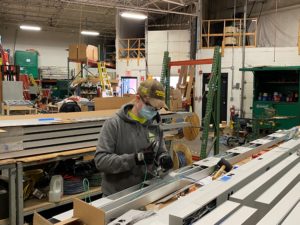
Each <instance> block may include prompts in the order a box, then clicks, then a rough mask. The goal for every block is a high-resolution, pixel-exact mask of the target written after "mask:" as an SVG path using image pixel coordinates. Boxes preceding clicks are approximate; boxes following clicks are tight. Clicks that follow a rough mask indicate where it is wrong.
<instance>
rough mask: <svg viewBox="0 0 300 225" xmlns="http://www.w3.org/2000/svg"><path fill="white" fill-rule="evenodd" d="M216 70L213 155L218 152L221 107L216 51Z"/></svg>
mask: <svg viewBox="0 0 300 225" xmlns="http://www.w3.org/2000/svg"><path fill="white" fill-rule="evenodd" d="M218 55H219V56H218V71H217V74H216V75H217V77H216V78H217V87H216V88H217V90H216V96H215V98H216V101H215V102H216V105H215V143H214V155H217V154H219V148H220V127H219V124H220V111H221V109H220V107H221V54H220V52H219V53H218Z"/></svg>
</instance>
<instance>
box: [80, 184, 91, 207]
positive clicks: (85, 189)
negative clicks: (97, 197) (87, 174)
mask: <svg viewBox="0 0 300 225" xmlns="http://www.w3.org/2000/svg"><path fill="white" fill-rule="evenodd" d="M82 185H83V189H84V192H86V196H85V197H84V201H85V202H87V203H91V202H92V199H91V194H90V192H89V191H90V182H89V180H88V179H87V178H84V179H83V181H82Z"/></svg>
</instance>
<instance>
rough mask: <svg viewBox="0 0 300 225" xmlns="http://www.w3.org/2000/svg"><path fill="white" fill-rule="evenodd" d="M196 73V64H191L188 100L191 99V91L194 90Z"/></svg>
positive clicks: (187, 92) (187, 90)
mask: <svg viewBox="0 0 300 225" xmlns="http://www.w3.org/2000/svg"><path fill="white" fill-rule="evenodd" d="M194 74H195V66H190V70H189V76H190V78H189V83H188V85H187V89H186V99H187V100H188V101H190V99H191V91H192V87H193V83H194Z"/></svg>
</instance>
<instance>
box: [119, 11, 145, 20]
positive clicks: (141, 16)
mask: <svg viewBox="0 0 300 225" xmlns="http://www.w3.org/2000/svg"><path fill="white" fill-rule="evenodd" d="M121 16H122V17H124V18H129V19H135V20H145V19H147V16H146V15H144V14H140V13H133V12H122V13H121Z"/></svg>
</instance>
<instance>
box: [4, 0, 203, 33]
mask: <svg viewBox="0 0 300 225" xmlns="http://www.w3.org/2000/svg"><path fill="white" fill-rule="evenodd" d="M196 2H198V1H197V0H110V1H107V0H0V5H1V7H0V26H3V25H6V26H18V25H21V24H29V25H39V26H41V27H42V29H43V30H50V31H58V32H59V31H63V32H78V30H82V29H91V30H97V31H99V32H100V35H101V36H108V37H109V36H114V35H115V16H116V13H117V11H118V10H121V11H122V10H131V11H135V12H136V11H138V12H141V13H146V14H148V17H149V19H150V21H152V23H153V22H154V23H155V20H156V19H161V18H162V17H163V16H165V15H170V14H174V15H181V16H191V15H192V16H193V15H194V11H195V10H194V9H195V7H194V6H195V3H196ZM191 6H193V7H191Z"/></svg>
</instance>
